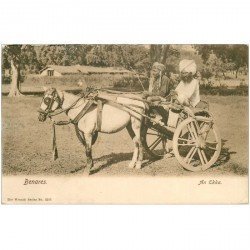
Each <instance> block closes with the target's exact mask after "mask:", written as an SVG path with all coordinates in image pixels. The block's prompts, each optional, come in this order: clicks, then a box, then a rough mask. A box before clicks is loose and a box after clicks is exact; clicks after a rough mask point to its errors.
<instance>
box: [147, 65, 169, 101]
mask: <svg viewBox="0 0 250 250" xmlns="http://www.w3.org/2000/svg"><path fill="white" fill-rule="evenodd" d="M165 71H166V67H165V66H164V65H163V64H161V63H158V62H155V63H154V64H153V66H152V70H151V72H150V79H149V89H148V94H149V95H151V96H160V97H165V96H167V95H168V94H169V92H170V88H171V86H170V79H169V78H168V77H167V76H166V75H165Z"/></svg>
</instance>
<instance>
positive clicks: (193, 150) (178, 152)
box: [173, 116, 221, 171]
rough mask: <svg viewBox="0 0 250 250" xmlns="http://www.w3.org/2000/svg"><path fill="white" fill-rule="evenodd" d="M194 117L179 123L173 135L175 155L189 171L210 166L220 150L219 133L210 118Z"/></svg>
mask: <svg viewBox="0 0 250 250" xmlns="http://www.w3.org/2000/svg"><path fill="white" fill-rule="evenodd" d="M196 118H197V120H195V119H193V118H187V119H186V120H184V121H183V122H182V123H181V124H179V126H178V127H177V129H176V131H175V133H174V137H173V151H174V154H175V157H176V159H177V160H178V162H179V163H180V164H181V165H182V166H183V167H184V168H185V169H187V170H190V171H201V170H206V169H208V168H210V167H211V166H212V165H213V164H214V163H215V162H216V161H217V159H218V157H219V155H220V151H221V139H220V134H219V131H218V129H217V127H216V126H215V125H214V124H213V122H212V120H208V119H207V120H206V119H203V118H204V117H199V116H197V117H196Z"/></svg>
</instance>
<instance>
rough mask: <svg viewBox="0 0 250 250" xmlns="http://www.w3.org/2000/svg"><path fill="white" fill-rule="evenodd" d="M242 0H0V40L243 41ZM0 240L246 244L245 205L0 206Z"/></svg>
mask: <svg viewBox="0 0 250 250" xmlns="http://www.w3.org/2000/svg"><path fill="white" fill-rule="evenodd" d="M248 24H249V3H248V1H243V0H238V1H220V2H219V1H218V0H217V1H216V0H210V1H207V0H206V1H198V0H189V1H184V0H183V1H180V0H175V1H173V0H171V1H158V0H154V1H148V2H146V1H145V0H144V1H135V0H126V1H115V0H112V1H110V0H106V1H100V0H99V1H96V0H91V1H88V2H86V1H80V0H79V1H75V0H74V1H73V0H72V1H53V2H52V1H51V0H50V1H49V0H43V1H32V0H23V1H15V0H3V1H1V4H0V32H1V33H0V42H1V43H3V44H7V43H247V44H249V40H250V39H249V35H250V33H249V26H248ZM0 210H1V211H0V229H1V232H0V238H1V242H0V244H1V248H2V249H5V250H8V249H11V250H12V249H32V250H33V249H43V250H44V249H60V250H62V249H67V250H68V249H107V250H112V249H115V250H117V249H126V250H127V249H129V250H132V249H136V250H138V249H143V250H145V249H150V250H152V249H157V250H158V249H171V250H172V249H192V250H194V249H209V250H211V249H220V250H221V249H241V250H244V249H249V237H248V236H249V232H250V224H249V221H250V213H249V206H49V207H46V206H1V207H0Z"/></svg>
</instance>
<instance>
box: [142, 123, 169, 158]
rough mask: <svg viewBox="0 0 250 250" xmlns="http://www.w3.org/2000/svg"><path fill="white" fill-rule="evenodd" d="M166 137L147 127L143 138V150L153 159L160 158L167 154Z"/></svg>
mask: <svg viewBox="0 0 250 250" xmlns="http://www.w3.org/2000/svg"><path fill="white" fill-rule="evenodd" d="M166 143H167V136H166V135H164V134H163V133H161V132H159V131H157V130H156V129H155V128H153V127H148V128H147V129H146V131H145V136H144V145H143V146H144V149H145V150H146V152H147V153H148V154H149V155H150V156H152V157H155V158H162V157H163V156H164V154H165V153H166V152H167V144H166Z"/></svg>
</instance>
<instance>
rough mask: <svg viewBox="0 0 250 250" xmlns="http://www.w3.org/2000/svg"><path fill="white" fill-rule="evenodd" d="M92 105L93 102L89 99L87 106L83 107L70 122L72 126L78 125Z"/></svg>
mask: <svg viewBox="0 0 250 250" xmlns="http://www.w3.org/2000/svg"><path fill="white" fill-rule="evenodd" d="M93 103H94V100H92V99H90V100H89V101H88V102H87V104H86V105H85V106H84V108H83V109H82V110H81V111H80V113H79V114H78V115H77V116H76V117H75V118H74V120H72V121H71V122H72V123H73V124H78V122H79V121H80V120H81V118H82V117H83V116H84V115H85V114H86V113H87V111H88V110H89V108H90V107H91V106H92V104H93Z"/></svg>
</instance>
